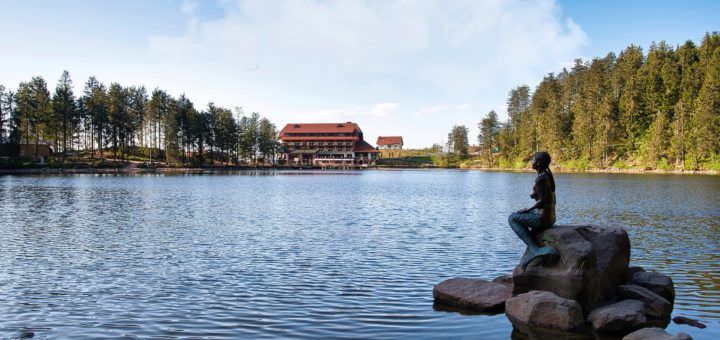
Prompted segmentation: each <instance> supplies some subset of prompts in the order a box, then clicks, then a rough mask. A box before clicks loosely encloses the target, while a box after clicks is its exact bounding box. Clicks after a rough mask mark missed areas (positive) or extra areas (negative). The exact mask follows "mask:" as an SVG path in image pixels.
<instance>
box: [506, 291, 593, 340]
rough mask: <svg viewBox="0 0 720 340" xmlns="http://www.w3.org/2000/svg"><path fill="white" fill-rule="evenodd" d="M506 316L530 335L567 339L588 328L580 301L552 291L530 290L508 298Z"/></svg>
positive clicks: (518, 330)
mask: <svg viewBox="0 0 720 340" xmlns="http://www.w3.org/2000/svg"><path fill="white" fill-rule="evenodd" d="M505 315H506V316H507V318H508V319H509V320H510V322H511V323H512V324H513V327H514V328H515V330H516V331H517V332H520V333H522V334H525V335H529V337H530V338H544V337H550V336H559V335H562V336H563V337H565V338H567V337H572V334H573V333H575V334H576V335H578V334H579V335H582V334H584V333H585V332H586V331H587V327H586V325H587V324H586V322H585V318H584V317H583V311H582V307H580V304H579V303H577V302H576V301H573V300H569V299H565V298H562V297H559V296H557V295H556V294H554V293H552V292H546V291H531V292H528V293H524V294H520V295H518V296H516V297H513V298H511V299H508V300H507V301H506V302H505Z"/></svg>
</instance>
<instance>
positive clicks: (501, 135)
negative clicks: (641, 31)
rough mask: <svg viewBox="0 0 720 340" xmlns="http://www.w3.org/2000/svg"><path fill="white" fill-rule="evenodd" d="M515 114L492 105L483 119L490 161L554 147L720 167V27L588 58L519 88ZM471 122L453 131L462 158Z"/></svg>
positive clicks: (570, 161)
mask: <svg viewBox="0 0 720 340" xmlns="http://www.w3.org/2000/svg"><path fill="white" fill-rule="evenodd" d="M507 113H508V117H509V119H508V120H507V121H506V122H500V121H498V117H497V114H496V113H495V112H489V113H488V114H487V115H486V116H484V117H483V118H482V120H481V121H480V122H479V124H478V127H479V130H480V133H479V135H478V144H479V146H480V151H481V155H480V156H479V157H478V158H477V159H476V161H477V162H479V163H480V164H481V165H482V166H486V167H501V168H517V167H524V166H525V165H526V164H527V160H528V159H529V158H530V157H531V155H532V154H533V152H535V151H538V150H547V151H549V152H550V154H551V155H552V157H553V161H554V163H556V165H559V166H561V167H566V168H575V169H589V168H610V167H612V168H619V169H624V168H643V169H647V168H650V169H661V170H716V171H717V170H720V136H719V134H720V34H719V33H718V32H713V33H706V34H705V36H704V37H703V38H702V42H701V44H700V45H699V46H697V45H696V44H695V43H693V41H691V40H688V41H687V42H685V43H684V44H682V45H680V46H676V47H673V46H670V45H668V44H667V43H665V42H660V43H657V44H656V43H653V44H652V45H650V47H649V49H648V50H647V53H644V52H643V49H642V48H640V47H638V46H635V45H630V46H628V47H626V48H625V49H624V50H622V51H621V52H620V54H619V55H615V54H614V53H612V52H611V53H608V54H607V55H606V56H605V57H602V58H594V59H592V60H589V61H583V60H579V59H578V60H576V61H575V64H574V66H573V67H572V68H571V69H569V70H568V69H563V70H561V71H560V72H559V73H557V74H554V73H550V74H548V75H547V76H546V77H544V79H543V80H542V81H541V82H540V84H539V85H538V86H537V87H536V88H535V90H534V91H532V93H531V90H530V88H529V87H528V86H526V85H521V86H518V87H516V88H514V89H512V90H511V91H510V92H509V95H508V98H507ZM463 128H464V127H463V126H456V127H454V128H453V130H452V131H451V133H450V134H449V136H448V141H449V142H448V147H450V150H451V152H452V153H453V154H454V156H455V157H457V158H465V157H467V145H468V143H467V139H465V140H464V141H463V140H462V139H463V137H462V135H463V134H465V136H467V129H466V128H464V130H463ZM463 131H464V132H463ZM465 138H467V137H465ZM463 148H464V150H463Z"/></svg>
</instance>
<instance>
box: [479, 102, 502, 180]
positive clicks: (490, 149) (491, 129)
mask: <svg viewBox="0 0 720 340" xmlns="http://www.w3.org/2000/svg"><path fill="white" fill-rule="evenodd" d="M478 130H480V133H479V134H478V144H479V145H480V147H481V150H482V152H483V155H484V157H485V161H486V162H487V164H488V166H491V167H492V166H495V165H496V164H495V159H494V157H493V154H494V153H495V152H496V147H497V145H498V134H499V133H500V122H499V121H498V116H497V113H495V111H492V110H491V111H490V112H488V114H487V117H485V118H483V119H482V120H480V123H479V124H478Z"/></svg>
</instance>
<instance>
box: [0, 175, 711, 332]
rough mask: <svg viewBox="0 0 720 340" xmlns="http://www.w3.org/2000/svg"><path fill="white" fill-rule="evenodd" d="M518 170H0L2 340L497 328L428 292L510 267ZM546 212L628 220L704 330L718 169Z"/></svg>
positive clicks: (567, 192)
mask: <svg viewBox="0 0 720 340" xmlns="http://www.w3.org/2000/svg"><path fill="white" fill-rule="evenodd" d="M533 178H534V175H533V174H529V173H503V172H482V171H452V170H425V171H410V170H404V171H380V170H368V171H356V172H320V171H303V172H295V171H275V172H263V171H260V172H253V171H247V172H239V173H234V174H224V175H129V176H109V175H67V176H0V300H1V303H0V338H13V337H20V336H21V335H23V333H25V335H28V334H29V333H28V332H32V333H33V334H34V335H35V338H41V339H42V338H52V339H55V338H79V337H83V338H89V337H105V338H107V337H143V338H147V337H159V338H160V337H162V338H174V337H179V338H182V337H208V338H215V337H217V338H239V337H244V338H265V337H293V338H301V337H303V338H320V337H332V338H336V337H360V338H405V337H420V338H439V337H441V338H444V337H451V338H472V339H478V338H482V339H505V338H508V337H509V336H510V332H511V326H510V323H509V322H508V321H507V319H506V318H505V316H504V315H502V314H500V315H497V316H482V315H479V316H478V315H475V316H463V315H460V314H457V313H450V312H443V311H436V310H434V309H433V298H432V288H433V285H434V284H437V283H439V282H440V281H442V280H445V279H448V278H451V277H455V276H466V277H478V278H486V279H492V278H494V277H496V276H500V275H502V274H506V273H509V272H511V271H512V269H513V267H514V266H515V265H516V264H517V262H518V260H519V258H520V255H521V254H522V252H523V251H524V245H523V244H522V242H521V241H520V240H518V239H517V237H516V236H515V235H514V233H513V232H512V231H511V230H510V228H509V227H508V226H507V216H508V215H509V214H510V213H511V212H513V211H515V210H518V209H520V208H525V207H528V206H530V205H531V204H532V200H531V199H530V198H529V197H528V195H529V193H530V191H531V187H532V183H533ZM556 180H557V187H558V191H557V201H558V208H557V215H558V223H574V224H581V223H591V224H601V225H610V226H621V227H624V228H626V230H627V231H628V233H629V235H630V240H631V244H632V246H633V248H632V260H631V265H639V266H643V267H645V268H646V269H655V270H657V271H660V272H662V273H665V274H668V275H670V276H672V278H673V280H674V281H675V289H676V292H677V298H676V302H675V310H674V311H673V316H678V315H682V316H687V317H692V318H696V319H699V320H700V321H702V322H704V323H706V324H707V325H708V328H706V329H697V328H692V327H689V326H685V325H675V324H671V325H670V326H669V327H668V331H669V332H671V333H673V334H675V333H677V332H680V331H683V332H686V333H689V334H691V335H692V336H693V337H694V338H695V339H718V338H720V261H719V260H720V241H719V240H720V237H719V236H718V234H719V233H720V194H719V193H720V177H713V176H673V175H618V174H614V175H603V174H572V175H570V174H558V175H556Z"/></svg>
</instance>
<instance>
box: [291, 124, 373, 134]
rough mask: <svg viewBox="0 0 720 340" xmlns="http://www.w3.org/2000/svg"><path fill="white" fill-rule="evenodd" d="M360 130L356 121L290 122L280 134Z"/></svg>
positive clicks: (351, 131)
mask: <svg viewBox="0 0 720 340" xmlns="http://www.w3.org/2000/svg"><path fill="white" fill-rule="evenodd" d="M356 130H357V131H358V132H362V130H360V126H358V125H357V123H353V122H345V123H290V124H287V125H285V127H284V128H282V130H280V136H281V137H282V136H284V135H285V134H286V133H353V132H354V131H356Z"/></svg>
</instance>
